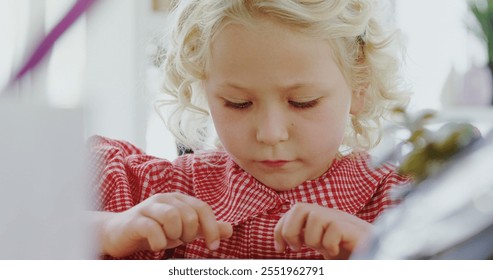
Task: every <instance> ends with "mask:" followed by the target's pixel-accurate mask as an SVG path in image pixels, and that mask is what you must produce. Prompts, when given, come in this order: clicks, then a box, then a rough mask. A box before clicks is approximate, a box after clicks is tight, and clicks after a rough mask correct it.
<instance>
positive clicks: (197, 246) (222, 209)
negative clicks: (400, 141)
mask: <svg viewBox="0 0 493 280" xmlns="http://www.w3.org/2000/svg"><path fill="white" fill-rule="evenodd" d="M89 146H90V155H91V159H92V162H93V164H92V165H91V168H92V169H93V170H90V172H91V174H92V183H93V185H94V187H95V188H94V191H95V197H96V199H95V201H96V202H97V207H96V208H97V209H98V210H102V211H111V212H121V211H125V210H127V209H129V208H131V207H132V206H134V205H136V204H138V203H139V202H141V201H143V200H145V199H146V198H148V197H150V196H151V195H153V194H156V193H162V192H181V193H184V194H187V195H191V196H194V197H197V198H199V199H201V200H202V201H204V202H206V203H208V204H209V205H210V206H211V207H212V209H213V211H214V213H215V215H216V218H217V220H219V221H225V222H229V223H231V224H232V226H233V236H232V237H231V238H229V239H227V240H221V246H220V248H219V249H218V250H216V251H210V250H208V249H207V247H206V246H205V242H204V241H203V240H196V241H194V242H191V243H187V244H183V245H181V246H179V247H177V248H175V249H172V250H166V251H162V252H150V251H141V252H136V253H134V254H132V255H130V256H128V257H127V259H162V258H216V259H221V258H250V259H279V258H285V259H322V258H323V257H322V255H320V254H319V253H318V252H316V251H315V250H313V249H310V248H307V247H302V248H301V250H300V251H298V252H293V251H290V250H289V248H288V249H287V250H286V252H284V253H277V252H276V251H275V249H274V238H273V236H274V235H273V230H274V227H275V225H276V223H277V221H278V220H279V219H280V217H281V216H282V215H283V214H284V213H286V212H287V211H288V210H289V209H290V207H291V206H293V205H294V204H296V203H298V202H305V203H316V204H319V205H323V206H325V207H329V208H336V209H339V210H342V211H345V212H347V213H350V214H353V215H355V216H357V217H359V218H361V219H364V220H366V221H368V222H373V221H374V220H375V218H376V217H377V216H378V215H379V214H380V213H381V212H382V211H383V210H384V209H385V208H386V207H388V206H390V205H392V204H393V203H394V202H393V201H392V200H391V199H390V197H389V190H390V189H391V188H392V187H393V186H396V185H401V184H403V183H405V182H407V179H406V178H405V177H402V176H400V175H398V174H397V173H396V172H395V170H394V168H393V166H390V165H384V166H381V167H378V168H374V167H371V165H370V163H369V155H368V154H366V153H358V154H352V155H350V156H345V157H341V158H338V159H336V160H334V162H333V164H332V165H331V167H330V168H329V170H327V171H326V172H325V173H324V174H323V175H322V176H320V177H319V178H317V179H314V180H310V181H306V182H304V183H303V184H301V185H299V186H298V187H296V188H294V189H291V190H288V191H283V192H278V191H275V190H272V189H270V188H268V187H266V186H265V185H263V184H262V183H260V182H259V181H257V180H256V179H255V178H253V177H252V176H251V175H250V174H248V173H247V172H245V171H244V170H242V169H241V168H240V167H239V166H238V165H237V164H236V163H235V162H234V161H233V160H232V159H231V157H229V156H228V154H227V153H225V152H222V151H214V152H204V153H199V154H187V155H183V156H180V157H178V158H177V159H176V160H174V161H173V162H169V161H167V160H164V159H160V158H156V157H153V156H150V155H146V154H144V153H143V152H142V151H141V150H140V149H138V148H137V147H135V146H134V145H132V144H130V143H128V142H125V141H117V140H111V139H108V138H103V137H100V136H93V137H92V138H91V139H90V141H89ZM104 258H111V257H109V256H104Z"/></svg>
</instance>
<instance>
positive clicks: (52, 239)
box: [0, 99, 93, 259]
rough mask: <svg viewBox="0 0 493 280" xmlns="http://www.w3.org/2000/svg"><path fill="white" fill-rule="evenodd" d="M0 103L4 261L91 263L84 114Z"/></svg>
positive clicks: (0, 205)
mask: <svg viewBox="0 0 493 280" xmlns="http://www.w3.org/2000/svg"><path fill="white" fill-rule="evenodd" d="M12 101H15V100H9V99H0V192H1V194H0V208H1V211H0V259H88V258H91V257H93V256H92V255H91V249H92V247H91V246H90V245H89V244H90V243H91V242H90V241H89V238H88V236H89V235H88V232H89V229H88V228H87V226H86V225H85V223H84V220H83V216H82V214H83V212H82V211H83V210H84V208H85V204H86V202H87V197H86V194H85V192H84V191H83V188H84V187H85V186H84V184H85V180H84V172H83V167H84V164H83V148H84V139H83V119H82V112H81V110H80V109H55V108H50V107H47V106H45V105H37V104H32V103H33V102H31V103H27V102H25V103H20V102H12Z"/></svg>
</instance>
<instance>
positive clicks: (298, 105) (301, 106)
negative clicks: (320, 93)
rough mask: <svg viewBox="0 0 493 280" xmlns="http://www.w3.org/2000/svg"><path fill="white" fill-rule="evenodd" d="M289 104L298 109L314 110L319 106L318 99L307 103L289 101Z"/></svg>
mask: <svg viewBox="0 0 493 280" xmlns="http://www.w3.org/2000/svg"><path fill="white" fill-rule="evenodd" d="M289 104H290V105H291V106H293V107H295V108H298V109H307V108H313V107H315V106H316V105H317V104H318V99H315V100H311V101H307V102H296V101H289Z"/></svg>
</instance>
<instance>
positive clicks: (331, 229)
mask: <svg viewBox="0 0 493 280" xmlns="http://www.w3.org/2000/svg"><path fill="white" fill-rule="evenodd" d="M342 237H343V236H342V232H341V230H340V229H339V227H338V226H337V225H336V224H335V223H331V224H329V226H328V227H327V229H326V230H325V233H324V236H323V239H322V246H323V248H324V249H325V251H326V252H327V253H329V254H330V255H331V256H337V255H338V254H339V244H340V243H341V241H342Z"/></svg>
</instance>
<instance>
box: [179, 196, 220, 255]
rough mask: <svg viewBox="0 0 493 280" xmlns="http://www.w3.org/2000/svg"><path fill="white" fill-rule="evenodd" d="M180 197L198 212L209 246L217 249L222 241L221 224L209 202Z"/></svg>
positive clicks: (202, 230)
mask: <svg viewBox="0 0 493 280" xmlns="http://www.w3.org/2000/svg"><path fill="white" fill-rule="evenodd" d="M180 199H181V200H182V201H184V202H185V203H187V204H188V205H189V206H190V207H192V208H193V209H194V210H195V212H196V213H197V215H198V218H199V223H198V224H199V225H200V231H201V233H202V235H203V237H204V239H205V243H206V244H207V247H208V248H209V249H211V250H217V248H219V243H220V234H219V224H218V222H217V221H216V216H215V215H214V213H213V212H212V208H211V207H210V206H209V205H208V204H207V203H205V202H203V201H201V200H199V199H196V198H194V197H190V196H182V197H180Z"/></svg>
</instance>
